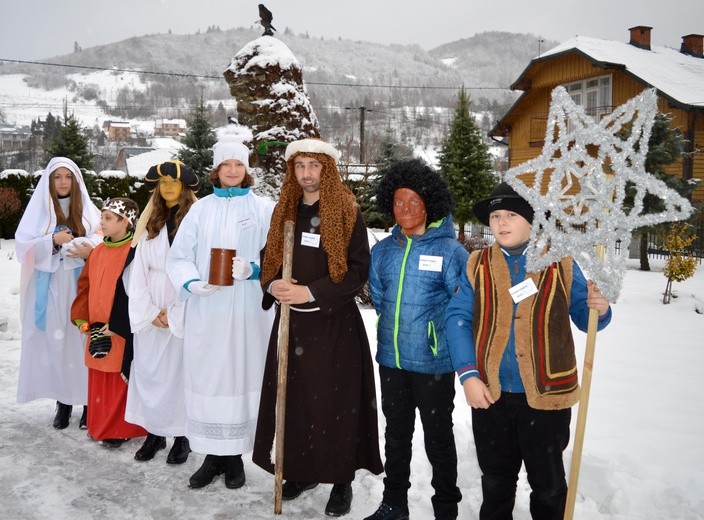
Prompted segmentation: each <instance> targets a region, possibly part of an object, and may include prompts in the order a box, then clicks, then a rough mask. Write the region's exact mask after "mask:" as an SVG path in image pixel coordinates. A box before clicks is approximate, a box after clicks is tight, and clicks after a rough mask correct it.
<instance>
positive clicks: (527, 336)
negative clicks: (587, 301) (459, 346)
mask: <svg viewBox="0 0 704 520" xmlns="http://www.w3.org/2000/svg"><path fill="white" fill-rule="evenodd" d="M467 276H468V278H469V281H470V283H471V284H472V288H473V289H474V320H473V333H474V343H475V349H476V357H477V369H478V370H479V374H480V376H481V378H482V380H483V381H484V383H486V384H487V386H488V387H489V391H490V392H491V395H492V397H494V399H498V398H499V397H500V395H501V387H500V384H499V364H500V363H501V358H502V356H503V353H504V350H505V349H506V346H507V344H508V341H509V338H510V334H511V320H512V319H513V311H514V303H513V300H512V298H511V295H510V294H509V289H510V287H511V275H510V273H509V270H508V265H507V263H506V259H505V258H504V255H503V253H502V252H501V249H500V248H499V246H498V244H496V243H495V244H494V245H492V246H491V247H489V248H486V249H482V250H480V251H475V252H473V253H472V255H471V256H470V258H469V261H468V262H467ZM526 278H532V279H533V282H535V285H536V287H537V288H538V292H537V293H536V294H534V295H532V296H530V297H528V298H526V299H524V300H522V301H521V302H520V303H518V305H517V307H516V315H515V319H514V322H513V326H514V337H515V342H516V357H517V360H518V370H519V372H520V375H521V380H522V382H523V386H524V387H525V391H526V398H527V400H528V404H529V405H530V406H531V407H532V408H536V409H540V410H559V409H563V408H569V407H571V406H572V405H574V404H575V403H576V402H577V401H578V400H579V382H578V377H577V360H576V357H575V352H574V342H573V339H572V329H571V325H570V315H569V306H570V287H571V286H572V258H563V259H562V260H561V261H560V262H556V263H553V264H552V265H551V266H550V267H548V268H546V269H543V270H542V271H541V272H540V273H532V274H527V275H526Z"/></svg>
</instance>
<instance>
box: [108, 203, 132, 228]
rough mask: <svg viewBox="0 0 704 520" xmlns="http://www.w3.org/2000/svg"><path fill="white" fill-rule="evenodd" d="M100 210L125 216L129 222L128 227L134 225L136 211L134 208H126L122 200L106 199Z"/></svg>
mask: <svg viewBox="0 0 704 520" xmlns="http://www.w3.org/2000/svg"><path fill="white" fill-rule="evenodd" d="M101 211H112V212H113V213H115V214H116V215H120V216H121V217H124V218H126V219H127V221H128V222H129V223H130V227H134V225H135V223H136V222H137V211H136V210H134V209H127V207H126V206H125V203H124V201H121V200H118V199H108V200H106V201H105V204H103V209H102V210H101Z"/></svg>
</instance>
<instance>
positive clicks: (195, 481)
mask: <svg viewBox="0 0 704 520" xmlns="http://www.w3.org/2000/svg"><path fill="white" fill-rule="evenodd" d="M220 459H221V458H220V457H218V456H217V455H206V456H205V460H204V461H203V465H202V466H201V467H200V469H199V470H198V471H196V472H195V473H194V474H193V475H192V476H191V478H190V479H189V480H188V487H190V488H191V489H198V488H202V487H205V486H207V485H208V484H210V483H211V482H212V481H213V479H214V478H215V477H216V476H217V475H222V474H223V472H224V471H225V470H224V468H223V464H222V461H221V460H220Z"/></svg>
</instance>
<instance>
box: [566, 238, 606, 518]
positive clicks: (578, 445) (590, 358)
mask: <svg viewBox="0 0 704 520" xmlns="http://www.w3.org/2000/svg"><path fill="white" fill-rule="evenodd" d="M596 254H597V256H598V257H599V260H602V261H603V260H604V245H603V244H598V245H597V246H596ZM598 324H599V311H598V310H596V309H589V325H588V328H587V347H586V351H585V352H584V368H583V369H582V391H581V393H580V396H579V412H578V413H577V426H576V429H575V432H574V447H573V449H572V464H571V466H570V479H569V483H568V484H567V499H566V502H565V516H564V520H572V516H573V515H574V502H575V499H576V497H577V482H578V481H579V467H580V465H581V463H582V448H583V447H584V430H585V428H586V426H587V409H588V408H589V391H590V389H591V386H592V368H593V367H594V350H595V347H596V332H597V326H598Z"/></svg>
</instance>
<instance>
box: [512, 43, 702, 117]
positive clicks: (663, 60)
mask: <svg viewBox="0 0 704 520" xmlns="http://www.w3.org/2000/svg"><path fill="white" fill-rule="evenodd" d="M571 52H577V53H581V54H582V55H584V56H586V57H587V58H588V59H590V60H592V61H594V62H596V64H597V65H600V66H603V67H610V68H617V69H621V70H624V71H625V72H626V73H628V74H630V75H632V76H634V77H636V78H638V79H640V80H641V81H643V82H644V83H647V84H648V85H649V86H651V87H655V88H656V89H657V90H658V91H659V94H660V95H662V96H663V97H665V98H668V99H669V101H671V102H672V103H674V104H676V105H679V106H680V108H683V109H687V108H690V107H691V108H695V109H704V79H703V78H704V59H702V58H696V57H693V56H688V55H686V54H683V53H681V52H678V51H676V50H674V49H670V48H668V47H658V46H653V47H652V50H646V49H640V48H638V47H636V46H634V45H631V44H628V43H624V42H618V41H612V40H601V39H598V38H590V37H587V36H575V37H574V38H570V39H569V40H567V41H565V42H563V43H561V44H560V45H558V46H557V47H554V48H552V49H550V50H549V51H547V52H546V53H544V54H543V55H541V56H540V57H539V58H534V59H533V60H531V62H530V64H529V65H528V67H526V69H525V70H524V71H523V73H522V74H521V75H520V77H519V78H518V79H517V80H516V82H515V83H514V84H513V85H511V88H512V89H521V90H525V88H526V87H527V84H528V83H529V79H528V77H529V76H530V72H531V69H532V68H533V67H534V66H535V65H537V64H539V63H541V62H544V61H548V60H550V59H552V58H555V57H556V56H560V55H564V54H567V53H571Z"/></svg>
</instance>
